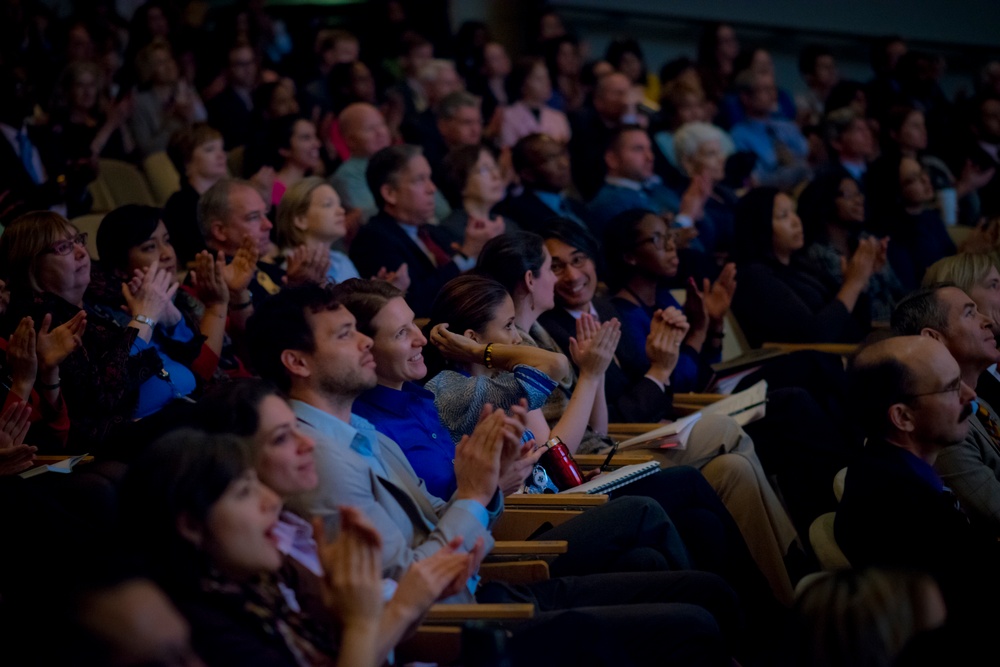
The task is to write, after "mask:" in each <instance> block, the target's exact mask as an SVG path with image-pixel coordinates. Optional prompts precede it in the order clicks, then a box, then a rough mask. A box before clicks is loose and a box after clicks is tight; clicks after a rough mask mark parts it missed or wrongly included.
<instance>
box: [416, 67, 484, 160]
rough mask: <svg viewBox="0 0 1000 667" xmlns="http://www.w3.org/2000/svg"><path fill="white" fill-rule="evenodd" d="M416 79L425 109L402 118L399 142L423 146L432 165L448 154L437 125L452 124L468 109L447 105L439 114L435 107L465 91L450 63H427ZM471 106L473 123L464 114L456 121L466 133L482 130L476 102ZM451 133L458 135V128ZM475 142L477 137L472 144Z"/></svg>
mask: <svg viewBox="0 0 1000 667" xmlns="http://www.w3.org/2000/svg"><path fill="white" fill-rule="evenodd" d="M418 79H419V81H420V86H421V88H422V89H423V91H424V95H425V96H426V104H427V107H426V108H425V109H424V110H423V111H421V112H419V113H417V114H416V115H414V116H411V117H404V119H403V125H402V126H401V127H400V132H401V133H402V135H403V140H404V141H406V142H407V143H411V144H417V145H420V146H424V147H425V150H426V151H427V152H428V155H429V156H430V157H429V158H428V160H429V161H430V162H431V164H434V163H436V162H437V161H438V160H440V159H441V158H442V157H444V154H445V153H447V152H448V144H447V143H446V142H447V139H446V138H445V137H444V136H443V134H444V132H445V130H443V129H442V128H441V127H440V123H441V122H443V121H451V120H455V116H454V112H456V111H457V110H458V109H459V108H462V107H468V106H469V105H468V103H463V104H457V103H449V105H448V108H447V109H444V110H443V111H444V113H443V114H442V113H439V112H440V111H441V110H439V109H438V105H440V104H441V103H442V102H443V101H444V99H445V98H446V97H448V96H449V95H451V94H452V93H459V92H464V91H465V84H463V83H462V79H461V77H459V76H458V72H457V71H456V70H455V63H453V62H452V61H450V60H443V59H441V58H436V59H433V60H431V61H429V62H428V63H427V64H425V65H424V66H423V67H422V68H421V69H420V71H419V73H418ZM456 101H457V100H456ZM475 106H476V113H475V122H473V119H472V116H473V114H471V113H469V112H468V111H466V112H464V114H465V115H463V116H461V117H460V118H459V119H458V120H461V121H464V122H462V123H461V125H462V126H464V127H465V128H466V129H468V131H469V132H472V131H474V128H475V126H476V125H478V126H479V127H480V128H481V127H482V122H483V118H482V115H480V110H479V104H478V101H477V103H476V105H475ZM449 127H450V126H449ZM452 129H454V130H455V134H458V128H452ZM452 138H453V139H454V138H455V137H454V136H453V137H452ZM478 140H479V138H478V137H477V138H476V141H478Z"/></svg>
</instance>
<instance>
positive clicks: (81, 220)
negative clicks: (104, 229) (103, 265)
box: [70, 213, 104, 259]
mask: <svg viewBox="0 0 1000 667" xmlns="http://www.w3.org/2000/svg"><path fill="white" fill-rule="evenodd" d="M102 220H104V214H103V213H91V214H90V215H81V216H79V217H77V218H73V219H72V220H70V223H71V224H72V225H73V226H74V227H76V228H77V229H78V230H80V232H81V233H82V232H86V233H87V253H88V254H89V255H90V258H91V259H100V257H98V255H97V229H98V228H99V227H100V226H101V221H102Z"/></svg>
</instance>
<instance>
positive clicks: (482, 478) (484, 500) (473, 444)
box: [455, 410, 506, 507]
mask: <svg viewBox="0 0 1000 667" xmlns="http://www.w3.org/2000/svg"><path fill="white" fill-rule="evenodd" d="M505 417H506V415H504V414H503V412H501V411H499V410H497V411H495V412H493V413H492V414H490V415H489V416H487V417H485V418H484V419H482V420H480V422H479V423H478V424H476V428H475V429H474V430H473V431H472V435H465V436H462V440H461V442H459V443H458V445H457V446H456V447H455V478H456V481H457V483H458V490H457V491H456V497H457V498H462V499H466V498H467V499H470V500H475V501H477V502H478V503H480V504H481V505H482V506H483V507H486V506H487V505H489V503H490V500H491V499H492V498H493V494H494V493H496V491H497V488H498V486H499V482H498V480H499V475H500V455H501V453H502V451H503V444H504V428H505Z"/></svg>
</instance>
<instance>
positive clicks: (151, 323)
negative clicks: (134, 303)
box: [132, 315, 156, 329]
mask: <svg viewBox="0 0 1000 667" xmlns="http://www.w3.org/2000/svg"><path fill="white" fill-rule="evenodd" d="M132 319H133V320H135V321H136V322H138V323H139V324H145V325H146V326H148V327H149V328H150V329H155V328H156V320H154V319H153V318H151V317H146V316H145V315H133V316H132Z"/></svg>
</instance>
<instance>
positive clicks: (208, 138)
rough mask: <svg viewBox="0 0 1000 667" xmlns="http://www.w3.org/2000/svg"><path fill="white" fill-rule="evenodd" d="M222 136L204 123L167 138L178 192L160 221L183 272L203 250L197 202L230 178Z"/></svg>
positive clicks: (165, 208) (165, 207)
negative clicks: (227, 177) (163, 224)
mask: <svg viewBox="0 0 1000 667" xmlns="http://www.w3.org/2000/svg"><path fill="white" fill-rule="evenodd" d="M222 141H223V139H222V134H221V133H220V132H219V131H218V130H216V129H215V128H213V127H211V126H210V125H208V124H207V123H194V124H193V125H191V126H190V127H185V128H183V129H180V130H178V131H177V132H175V133H174V135H173V136H172V137H170V143H169V144H168V145H167V155H168V156H169V157H170V161H171V162H172V163H173V165H174V168H175V169H176V170H177V173H178V174H180V177H181V189H180V190H178V191H177V192H175V193H174V194H172V195H170V199H168V200H167V204H166V206H164V207H163V222H164V223H165V224H166V225H167V231H169V232H170V242H171V243H172V244H173V246H174V249H175V250H176V251H177V260H178V262H179V265H180V266H179V268H180V269H182V270H183V268H184V267H186V266H187V265H188V262H191V261H192V260H193V259H194V256H195V255H197V254H198V253H199V252H201V251H202V250H204V249H205V238H204V237H203V236H202V234H201V229H200V228H199V227H198V199H199V198H200V197H201V195H202V194H203V193H204V192H205V190H208V189H209V188H210V187H212V186H213V185H215V184H216V183H218V182H219V180H220V179H223V178H225V177H226V176H228V175H229V168H228V165H227V162H226V152H225V150H223V143H222Z"/></svg>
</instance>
